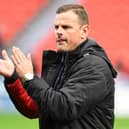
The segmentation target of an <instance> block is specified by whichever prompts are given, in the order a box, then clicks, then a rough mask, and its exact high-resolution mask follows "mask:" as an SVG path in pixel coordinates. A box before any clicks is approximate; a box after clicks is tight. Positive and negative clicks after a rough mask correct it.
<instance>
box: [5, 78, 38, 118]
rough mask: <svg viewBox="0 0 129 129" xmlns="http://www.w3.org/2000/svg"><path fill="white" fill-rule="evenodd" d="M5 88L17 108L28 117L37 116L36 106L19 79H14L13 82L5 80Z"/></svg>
mask: <svg viewBox="0 0 129 129" xmlns="http://www.w3.org/2000/svg"><path fill="white" fill-rule="evenodd" d="M5 88H6V90H7V92H8V94H9V96H10V98H11V100H12V102H13V104H14V105H15V107H16V108H17V110H18V111H19V112H20V113H21V114H23V115H24V116H26V117H28V118H36V117H37V116H38V106H37V103H36V101H34V100H33V99H32V98H31V97H30V96H29V95H28V93H27V92H26V90H25V89H24V88H23V85H22V83H21V81H20V80H19V79H16V80H15V81H14V82H13V83H12V82H11V83H7V80H5Z"/></svg>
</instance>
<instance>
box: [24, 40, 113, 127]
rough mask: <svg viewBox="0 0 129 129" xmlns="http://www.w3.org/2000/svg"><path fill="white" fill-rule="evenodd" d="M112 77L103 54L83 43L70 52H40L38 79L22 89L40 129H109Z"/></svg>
mask: <svg viewBox="0 0 129 129" xmlns="http://www.w3.org/2000/svg"><path fill="white" fill-rule="evenodd" d="M114 77H116V71H115V70H114V69H113V67H112V65H111V63H110V61H109V59H108V57H107V56H106V54H105V52H104V50H103V49H102V48H101V47H100V46H99V45H98V44H97V43H96V42H95V41H94V40H91V39H87V40H86V41H85V42H84V43H82V44H81V45H80V46H79V47H78V48H77V49H76V50H74V51H72V52H62V53H59V52H54V51H46V52H44V55H43V71H42V78H41V79H40V78H38V77H36V76H35V78H34V79H33V80H31V81H28V82H26V83H25V85H24V86H25V89H26V90H27V92H28V94H29V95H30V96H31V97H32V98H33V99H35V100H36V101H37V103H38V105H39V108H40V113H39V125H40V129H113V123H114V79H113V78H114Z"/></svg>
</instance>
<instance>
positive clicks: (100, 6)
mask: <svg viewBox="0 0 129 129" xmlns="http://www.w3.org/2000/svg"><path fill="white" fill-rule="evenodd" d="M68 3H80V4H82V5H83V6H84V7H85V8H86V10H87V11H88V13H89V20H90V33H89V36H90V37H92V38H94V39H95V40H96V41H97V42H98V43H99V44H100V45H101V46H103V47H104V48H105V50H106V52H107V54H108V56H109V58H110V59H111V62H112V63H113V65H114V67H115V68H116V69H117V71H118V77H117V79H116V80H115V81H116V85H115V88H116V91H115V116H116V117H115V126H114V129H129V122H128V121H129V34H128V32H129V25H128V24H129V0H122V1H121V0H108V1H104V0H26V1H25V0H0V51H1V50H2V49H6V50H7V51H8V53H9V55H10V56H11V48H12V46H17V47H19V48H20V49H22V50H23V51H24V52H25V53H28V52H31V53H32V57H33V63H34V66H35V72H36V74H37V75H38V76H40V70H41V61H42V51H43V50H46V49H55V40H54V33H53V28H54V26H53V23H54V18H55V11H56V9H57V8H58V7H59V6H60V5H62V4H68ZM3 80H4V78H3V77H2V76H0V129H16V128H17V129H38V120H29V119H27V118H25V117H24V116H22V115H21V114H20V113H19V112H17V111H16V109H15V107H14V105H13V104H12V102H11V101H10V98H9V96H8V94H7V93H6V91H5V88H4V85H3ZM126 100H127V101H126Z"/></svg>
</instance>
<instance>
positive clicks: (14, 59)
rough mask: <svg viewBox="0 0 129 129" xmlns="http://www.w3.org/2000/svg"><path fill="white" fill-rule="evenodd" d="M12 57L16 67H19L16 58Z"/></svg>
mask: <svg viewBox="0 0 129 129" xmlns="http://www.w3.org/2000/svg"><path fill="white" fill-rule="evenodd" d="M11 57H12V61H13V63H14V65H18V62H17V61H16V58H15V57H14V56H13V55H12V56H11Z"/></svg>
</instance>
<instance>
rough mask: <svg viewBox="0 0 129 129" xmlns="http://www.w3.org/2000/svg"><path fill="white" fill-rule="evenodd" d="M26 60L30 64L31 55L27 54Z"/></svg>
mask: <svg viewBox="0 0 129 129" xmlns="http://www.w3.org/2000/svg"><path fill="white" fill-rule="evenodd" d="M27 59H28V61H29V62H32V59H31V54H30V53H28V54H27Z"/></svg>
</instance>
